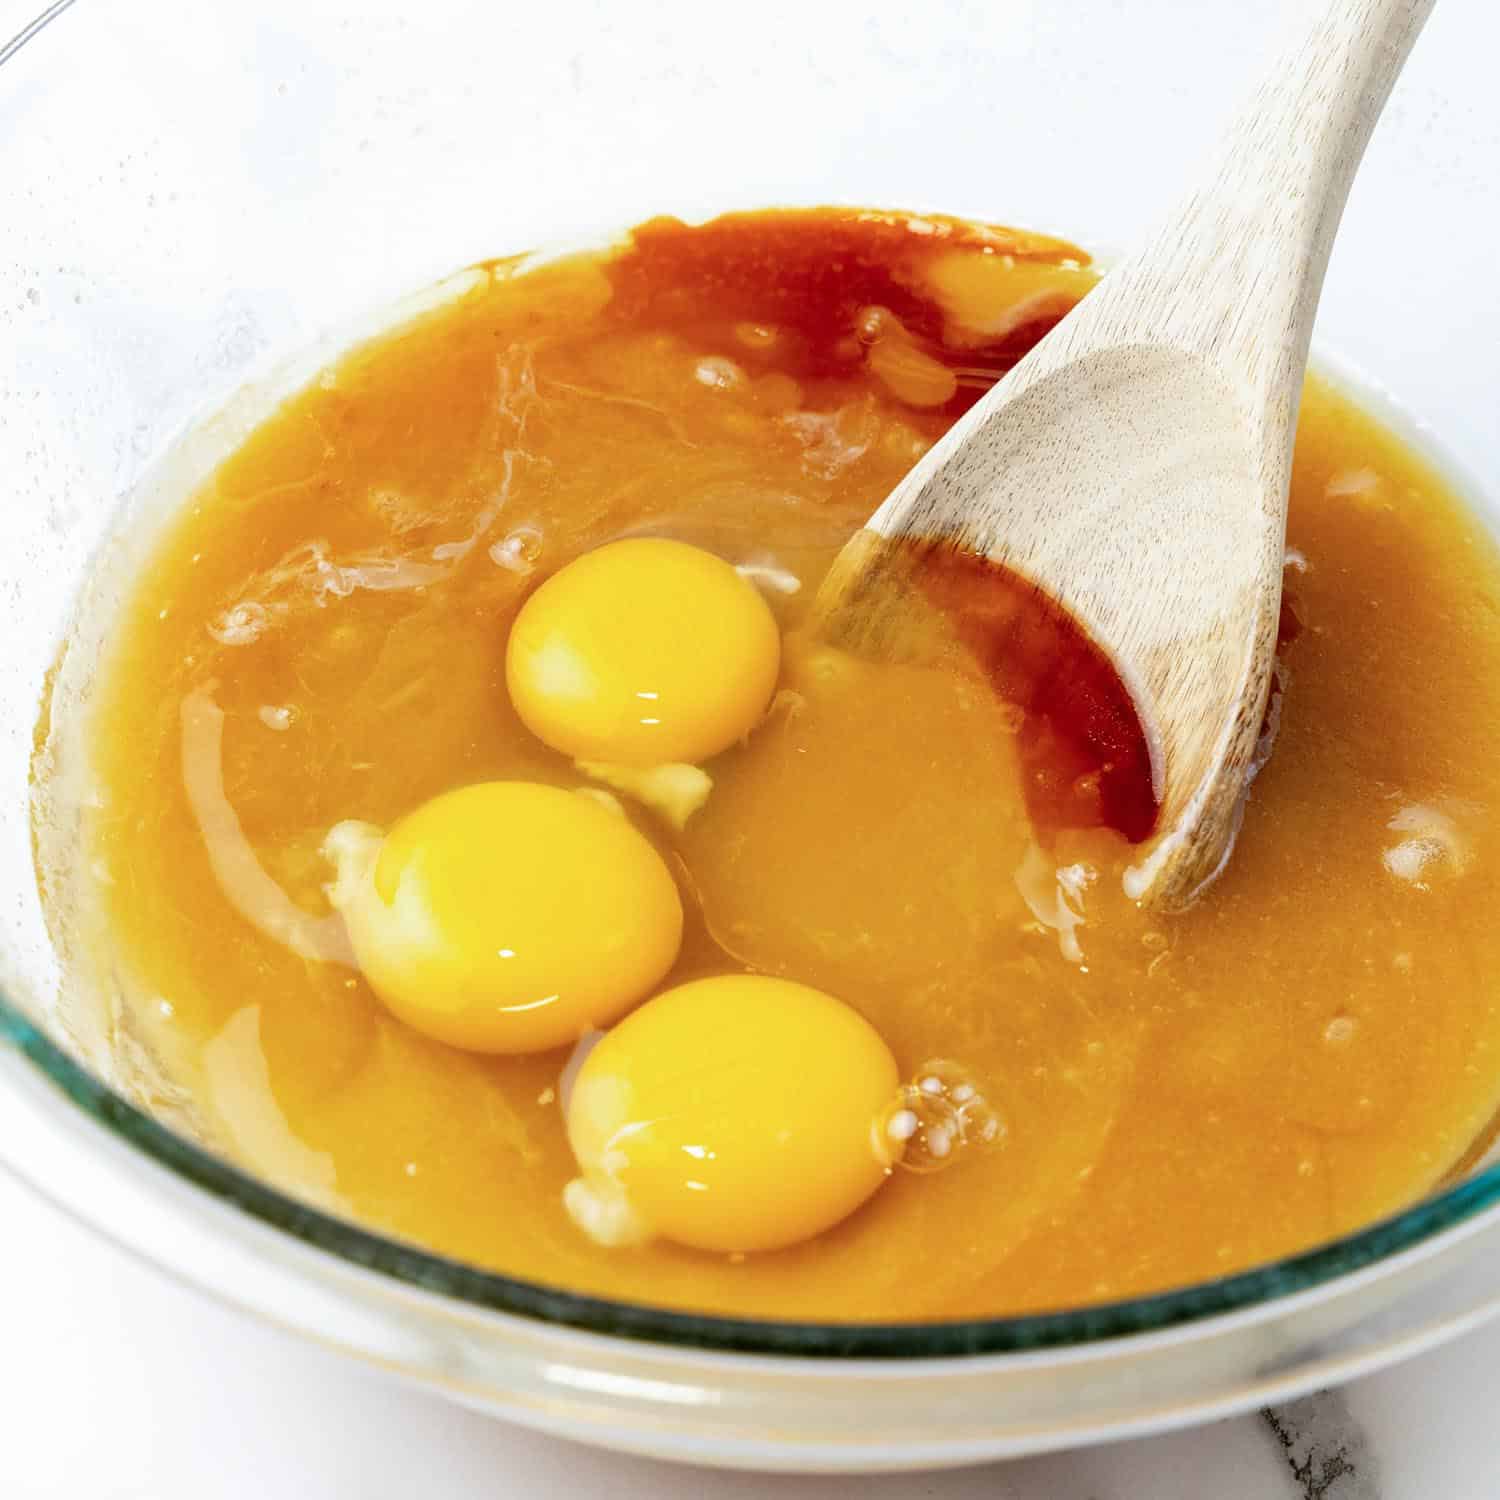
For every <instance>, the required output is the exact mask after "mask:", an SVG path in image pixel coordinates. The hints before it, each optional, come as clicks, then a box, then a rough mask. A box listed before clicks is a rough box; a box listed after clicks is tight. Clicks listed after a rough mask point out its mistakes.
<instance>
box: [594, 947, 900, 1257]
mask: <svg viewBox="0 0 1500 1500" xmlns="http://www.w3.org/2000/svg"><path fill="white" fill-rule="evenodd" d="M899 1083H900V1080H899V1078H898V1076H897V1071H896V1062H895V1059H894V1058H893V1057H892V1056H891V1052H890V1049H889V1048H888V1047H887V1046H886V1044H885V1042H884V1041H883V1040H882V1039H881V1037H880V1035H879V1034H878V1033H877V1032H876V1031H875V1029H874V1028H873V1027H872V1026H871V1025H870V1024H869V1022H867V1021H866V1020H865V1019H864V1018H863V1017H862V1016H861V1015H859V1014H858V1012H856V1011H854V1010H852V1009H851V1008H850V1007H849V1006H847V1005H845V1004H844V1003H843V1002H842V1001H839V1000H835V999H834V998H833V997H832V996H830V995H825V994H824V993H823V992H822V991H821V990H814V989H809V988H808V987H807V986H806V985H801V984H794V983H792V982H791V981H789V980H785V979H770V978H765V977H761V976H758V975H749V974H740V975H727V976H723V977H720V978H715V979H700V980H695V981H693V982H692V983H690V984H683V985H679V986H677V987H676V988H675V989H671V990H667V991H665V992H664V993H662V994H660V995H658V996H657V997H656V998H655V999H653V1000H650V1001H648V1002H647V1003H646V1004H645V1005H643V1006H642V1007H641V1008H640V1009H639V1010H638V1011H636V1012H634V1013H633V1014H632V1015H630V1016H628V1017H627V1018H626V1019H625V1020H624V1021H622V1022H621V1023H620V1025H618V1026H617V1027H615V1029H614V1030H613V1031H611V1032H610V1033H609V1034H608V1035H607V1036H605V1037H604V1038H603V1039H602V1040H601V1041H600V1042H599V1043H598V1044H597V1046H595V1047H594V1049H593V1050H592V1051H591V1052H590V1053H589V1054H588V1056H587V1058H586V1059H585V1061H584V1063H583V1065H582V1067H581V1068H580V1069H579V1070H578V1073H577V1075H576V1077H575V1078H574V1080H573V1085H572V1091H571V1094H570V1096H569V1098H568V1101H567V1126H568V1139H569V1142H570V1143H571V1145H572V1148H573V1154H574V1156H575V1157H576V1158H577V1160H578V1165H579V1167H580V1169H581V1171H582V1176H581V1177H580V1178H578V1179H576V1180H575V1181H574V1182H572V1183H570V1184H569V1185H568V1188H567V1190H566V1192H565V1194H564V1202H565V1203H566V1205H567V1208H568V1211H569V1212H570V1213H571V1214H572V1216H573V1218H574V1219H575V1221H576V1222H577V1223H578V1224H579V1225H580V1227H582V1228H583V1229H584V1230H585V1232H587V1233H589V1234H591V1235H592V1236H593V1237H594V1238H596V1239H600V1240H603V1241H605V1242H607V1243H612V1244H629V1243H639V1242H641V1241H643V1240H646V1239H650V1238H652V1237H653V1236H657V1235H659V1236H661V1237H663V1238H665V1239H669V1240H673V1241H675V1242H676V1243H678V1244H680V1245H687V1246H690V1247H692V1248H694V1249H699V1250H712V1251H723V1252H736V1251H752V1250H778V1249H781V1248H783V1247H784V1246H787V1245H793V1244H796V1243H797V1242H798V1241H801V1240H806V1239H810V1238H812V1237H813V1236H814V1235H817V1234H821V1233H822V1232H823V1231H824V1230H825V1229H828V1228H830V1227H831V1226H832V1225H834V1224H837V1223H838V1222H839V1220H841V1219H843V1218H844V1217H846V1216H847V1215H848V1214H851V1213H852V1212H853V1211H854V1210H855V1209H856V1208H858V1207H859V1205H860V1204H861V1203H863V1202H864V1201H865V1199H866V1198H868V1197H869V1196H870V1194H872V1193H873V1192H874V1191H875V1189H876V1188H878V1187H879V1186H880V1184H881V1182H882V1181H883V1180H884V1179H885V1178H886V1176H887V1175H889V1173H890V1170H891V1166H892V1164H893V1153H894V1150H895V1149H896V1148H894V1147H893V1146H892V1144H891V1141H890V1138H889V1136H888V1135H887V1134H886V1132H885V1131H884V1130H883V1129H882V1120H883V1118H884V1116H885V1114H886V1112H887V1110H888V1109H889V1107H890V1105H891V1102H892V1100H893V1098H894V1097H895V1094H896V1090H897V1088H898V1086H899Z"/></svg>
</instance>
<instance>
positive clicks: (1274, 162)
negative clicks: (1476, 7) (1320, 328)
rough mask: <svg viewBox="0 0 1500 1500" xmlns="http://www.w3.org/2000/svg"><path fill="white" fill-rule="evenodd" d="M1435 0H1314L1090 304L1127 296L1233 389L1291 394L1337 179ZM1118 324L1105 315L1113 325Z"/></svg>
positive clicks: (1335, 208) (1349, 165)
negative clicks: (1189, 188) (1206, 159)
mask: <svg viewBox="0 0 1500 1500" xmlns="http://www.w3.org/2000/svg"><path fill="white" fill-rule="evenodd" d="M1435 3H1436V0H1331V3H1329V4H1327V5H1326V6H1325V7H1323V8H1322V9H1321V13H1320V14H1318V15H1317V17H1316V18H1315V20H1314V23H1313V25H1312V27H1311V30H1310V31H1308V32H1306V33H1304V35H1303V36H1302V37H1301V38H1300V39H1299V40H1298V41H1297V43H1296V45H1295V46H1294V47H1293V48H1292V49H1291V50H1290V51H1289V52H1288V53H1287V54H1286V55H1285V56H1284V57H1283V59H1282V61H1281V62H1280V64H1279V65H1278V66H1277V67H1276V68H1274V69H1273V70H1272V72H1270V73H1269V74H1268V75H1267V77H1266V79H1265V81H1264V82H1263V83H1262V84H1261V86H1260V88H1259V89H1258V90H1257V91H1256V93H1255V95H1254V96H1253V98H1252V99H1251V101H1250V103H1249V105H1248V106H1247V108H1246V109H1245V110H1244V112H1243V113H1242V114H1241V115H1240V117H1239V119H1238V121H1237V122H1236V123H1235V124H1234V125H1233V126H1232V128H1231V129H1230V131H1229V133H1228V135H1227V137H1226V138H1225V139H1224V141H1223V143H1222V144H1221V146H1220V147H1219V151H1218V154H1217V156H1216V157H1215V158H1214V160H1213V163H1212V165H1211V168H1210V170H1209V171H1208V172H1207V173H1205V174H1204V175H1203V176H1202V177H1201V178H1199V182H1200V183H1201V186H1200V187H1199V188H1198V189H1197V190H1196V191H1195V192H1194V193H1193V194H1192V195H1191V196H1190V197H1189V198H1188V199H1187V200H1186V202H1185V203H1183V204H1182V205H1181V206H1180V208H1179V210H1178V212H1177V213H1175V214H1174V215H1173V216H1172V217H1171V218H1170V219H1169V220H1168V222H1167V224H1166V225H1165V226H1164V227H1163V228H1162V229H1161V230H1160V231H1159V232H1158V234H1157V235H1156V236H1155V238H1154V239H1153V240H1151V241H1150V242H1149V243H1148V244H1147V245H1146V247H1145V248H1144V250H1143V251H1142V252H1141V253H1140V254H1138V255H1136V256H1133V257H1132V258H1131V260H1130V262H1129V265H1128V268H1127V267H1121V270H1122V271H1127V273H1128V274H1127V275H1125V276H1122V277H1118V278H1111V282H1112V283H1115V284H1113V285H1109V286H1107V287H1106V288H1102V289H1101V290H1105V291H1106V294H1107V299H1106V300H1108V302H1109V303H1111V304H1112V306H1111V307H1110V308H1109V309H1106V308H1105V307H1100V308H1099V309H1097V313H1098V314H1099V315H1104V314H1105V313H1106V312H1107V311H1108V312H1109V313H1110V315H1111V316H1112V317H1115V316H1118V315H1119V314H1118V313H1116V312H1115V309H1119V310H1120V312H1121V313H1123V312H1124V309H1126V308H1130V309H1133V310H1134V311H1135V312H1136V314H1137V315H1141V316H1143V317H1144V318H1145V319H1147V320H1149V327H1150V331H1151V332H1152V333H1153V334H1154V337H1155V339H1156V340H1161V339H1163V337H1164V338H1165V341H1166V342H1168V343H1171V344H1174V345H1176V346H1178V347H1182V348H1190V349H1193V348H1195V349H1197V350H1198V351H1199V352H1200V353H1201V354H1203V355H1204V356H1205V357H1206V358H1208V360H1209V361H1210V362H1211V363H1212V364H1213V365H1215V366H1216V367H1217V368H1218V369H1219V370H1220V371H1222V372H1225V373H1227V374H1229V375H1231V377H1232V378H1233V380H1234V382H1235V383H1236V384H1237V385H1239V386H1240V387H1241V389H1242V390H1245V391H1246V394H1247V395H1249V396H1252V397H1259V398H1261V399H1262V400H1270V401H1271V402H1272V403H1273V404H1274V403H1276V402H1277V399H1278V397H1282V398H1285V397H1286V396H1287V395H1288V394H1290V397H1291V399H1292V400H1293V401H1295V396H1296V393H1297V392H1298V391H1299V390H1300V386H1301V379H1300V376H1301V370H1302V367H1303V365H1304V363H1305V362H1306V359H1307V346H1308V341H1309V339H1310V337H1311V333H1312V323H1313V315H1314V313H1315V312H1316V310H1317V305H1318V297H1319V294H1320V292H1321V291H1322V286H1323V273H1324V271H1325V270H1326V269H1327V265H1328V255H1329V251H1330V250H1331V248H1332V246H1333V238H1334V233H1335V231H1336V230H1337V228H1338V224H1339V219H1340V217H1341V216H1342V214H1343V210H1344V201H1345V199H1346V198H1347V196H1348V193H1349V185H1350V183H1351V182H1352V180H1353V178H1354V173H1355V170H1356V168H1357V167H1358V166H1359V162H1360V158H1361V157H1362V156H1363V155H1364V151H1365V146H1366V145H1367V144H1368V142H1369V139H1370V134H1371V132H1372V131H1373V130H1374V128H1375V122H1376V120H1377V119H1378V118H1379V116H1380V112H1381V109H1382V108H1383V107H1384V105H1385V102H1386V99H1387V98H1388V97H1389V95H1390V92H1391V88H1392V85H1393V84H1394V83H1395V81H1396V76H1397V74H1399V73H1400V71H1401V67H1402V64H1403V63H1404V62H1405V61H1406V57H1407V54H1408V53H1409V52H1410V50H1411V47H1412V43H1413V42H1415V40H1416V38H1417V33H1418V32H1419V31H1420V30H1421V29H1422V25H1423V23H1424V22H1425V21H1426V19H1427V17H1428V15H1429V14H1430V13H1431V11H1432V8H1433V5H1434V4H1435ZM1121 283H1123V284H1121ZM1141 331H1142V332H1143V333H1144V332H1146V331H1147V327H1146V324H1145V323H1144V322H1143V324H1142V327H1141ZM1124 332H1125V330H1124V329H1123V328H1120V327H1118V326H1117V328H1116V330H1115V333H1116V336H1117V337H1118V336H1119V335H1120V334H1122V333H1124ZM1277 415H1280V416H1282V417H1285V416H1288V415H1295V412H1292V413H1290V414H1288V413H1284V412H1283V413H1278V414H1277Z"/></svg>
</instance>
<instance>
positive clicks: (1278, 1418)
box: [1261, 1391, 1380, 1500]
mask: <svg viewBox="0 0 1500 1500" xmlns="http://www.w3.org/2000/svg"><path fill="white" fill-rule="evenodd" d="M1261 1418H1262V1420H1263V1421H1264V1422H1265V1424H1266V1426H1267V1427H1269V1428H1270V1430H1271V1435H1272V1436H1273V1437H1274V1438H1275V1439H1276V1443H1277V1445H1278V1446H1279V1447H1280V1449H1281V1451H1282V1453H1283V1455H1284V1456H1285V1458H1286V1462H1287V1467H1288V1468H1289V1469H1290V1470H1291V1475H1292V1480H1293V1483H1295V1484H1296V1485H1297V1492H1296V1493H1297V1500H1380V1485H1379V1464H1378V1463H1377V1461H1376V1459H1375V1456H1374V1454H1373V1453H1372V1451H1371V1449H1370V1443H1369V1440H1368V1438H1367V1437H1366V1436H1365V1430H1364V1428H1363V1427H1362V1426H1361V1425H1360V1423H1359V1422H1358V1421H1356V1420H1355V1418H1354V1416H1353V1414H1352V1413H1351V1412H1350V1410H1349V1404H1348V1402H1347V1401H1345V1400H1344V1397H1343V1395H1342V1393H1341V1392H1339V1391H1319V1392H1317V1393H1316V1394H1314V1395H1311V1396H1304V1397H1303V1398H1302V1399H1301V1400H1300V1401H1289V1402H1287V1403H1286V1405H1284V1406H1272V1407H1267V1408H1266V1409H1265V1410H1264V1411H1263V1412H1262V1413H1261Z"/></svg>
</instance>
